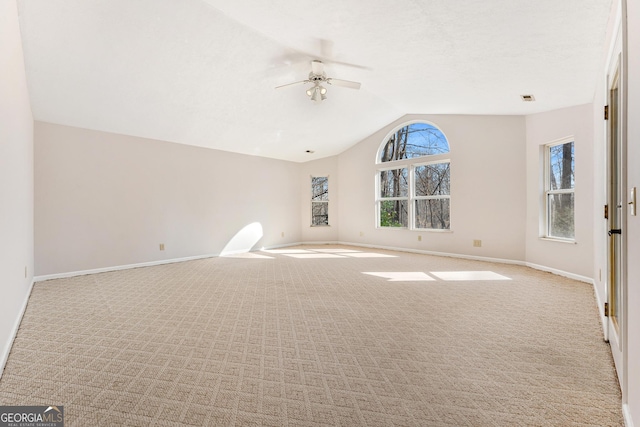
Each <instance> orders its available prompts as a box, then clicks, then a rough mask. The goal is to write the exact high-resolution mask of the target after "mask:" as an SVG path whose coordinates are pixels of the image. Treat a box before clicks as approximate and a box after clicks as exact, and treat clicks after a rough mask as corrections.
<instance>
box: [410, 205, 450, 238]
mask: <svg viewBox="0 0 640 427" xmlns="http://www.w3.org/2000/svg"><path fill="white" fill-rule="evenodd" d="M415 203H416V205H415V207H416V218H415V228H435V229H438V230H448V229H449V227H450V218H449V206H450V201H449V199H448V198H447V199H427V200H424V199H423V200H416V202H415Z"/></svg>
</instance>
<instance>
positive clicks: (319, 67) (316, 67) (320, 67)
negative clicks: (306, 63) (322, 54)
mask: <svg viewBox="0 0 640 427" xmlns="http://www.w3.org/2000/svg"><path fill="white" fill-rule="evenodd" d="M323 71H324V64H323V63H322V61H319V60H317V59H314V60H313V61H311V72H313V74H322V72H323Z"/></svg>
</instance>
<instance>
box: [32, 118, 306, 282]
mask: <svg viewBox="0 0 640 427" xmlns="http://www.w3.org/2000/svg"><path fill="white" fill-rule="evenodd" d="M299 171H300V165H299V164H297V163H292V162H285V161H280V160H273V159H267V158H262V157H254V156H247V155H241V154H233V153H228V152H223V151H217V150H210V149H206V148H198V147H191V146H186V145H181V144H173V143H168V142H162V141H154V140H148V139H142V138H137V137H130V136H124V135H116V134H110V133H105V132H98V131H91V130H84V129H78V128H72V127H66V126H60V125H54V124H49V123H42V122H36V124H35V188H36V190H35V242H36V243H35V248H36V250H35V261H36V275H38V276H41V275H50V274H56V273H68V272H76V271H85V270H92V269H98V268H105V267H113V266H120V265H130V264H137V263H145V262H153V261H160V260H165V259H176V258H184V257H192V256H201V255H208V254H219V253H221V252H222V251H223V249H225V247H227V245H228V244H229V242H230V241H231V240H232V239H233V238H234V236H235V235H236V234H237V233H238V232H239V231H241V230H243V228H244V227H246V226H249V225H250V224H253V223H259V224H260V225H261V227H262V230H263V234H264V236H263V237H261V238H259V240H257V241H256V239H257V238H258V237H259V236H256V239H254V240H253V241H251V236H247V235H246V233H245V235H244V237H245V239H244V242H247V241H251V242H250V243H249V244H247V243H242V242H241V243H240V244H238V242H237V241H236V244H235V245H234V246H233V247H232V248H231V249H232V250H233V251H238V250H241V249H244V250H249V249H251V248H254V249H255V248H259V247H261V246H277V245H281V244H287V243H290V242H297V241H299V240H300V215H299V212H300V185H299V182H298V180H299V177H300V172H299ZM251 230H253V229H251ZM251 230H249V231H251ZM245 231H246V230H245ZM283 232H284V237H283V236H282V233H283ZM247 237H249V239H248V240H247ZM160 243H164V244H165V250H164V251H160V250H159V245H160ZM242 245H244V246H245V247H244V248H242V247H241V246H242ZM227 250H229V247H227Z"/></svg>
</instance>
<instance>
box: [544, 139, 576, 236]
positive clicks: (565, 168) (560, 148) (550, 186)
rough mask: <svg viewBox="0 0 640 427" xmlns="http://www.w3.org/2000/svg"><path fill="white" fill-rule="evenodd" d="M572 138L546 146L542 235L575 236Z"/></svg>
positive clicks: (573, 150)
mask: <svg viewBox="0 0 640 427" xmlns="http://www.w3.org/2000/svg"><path fill="white" fill-rule="evenodd" d="M574 166H575V148H574V141H568V142H567V141H563V142H559V143H555V144H549V145H547V146H545V226H546V227H545V230H546V232H545V237H550V238H557V239H569V240H573V239H574V238H575V175H574Z"/></svg>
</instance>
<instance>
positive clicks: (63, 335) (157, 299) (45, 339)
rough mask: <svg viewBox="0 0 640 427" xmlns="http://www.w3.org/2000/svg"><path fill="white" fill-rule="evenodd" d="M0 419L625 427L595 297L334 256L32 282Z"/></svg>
mask: <svg viewBox="0 0 640 427" xmlns="http://www.w3.org/2000/svg"><path fill="white" fill-rule="evenodd" d="M365 273H368V274H365ZM372 273H373V274H372ZM0 404H2V405H64V410H65V418H66V425H67V426H118V425H123V426H148V425H157V426H176V425H187V426H191V425H193V426H215V425H221V426H226V425H237V426H325V425H328V426H332V425H335V426H359V425H368V426H598V427H602V426H623V425H624V422H623V419H622V414H621V395H620V389H619V386H618V383H617V380H616V376H615V372H614V368H613V360H612V357H611V353H610V350H609V348H608V345H607V344H606V343H605V342H604V341H603V339H602V330H601V326H600V322H599V317H598V314H597V310H596V305H595V299H594V295H593V289H592V287H591V286H590V285H588V284H585V283H581V282H576V281H573V280H569V279H566V278H563V277H559V276H555V275H552V274H549V273H544V272H540V271H536V270H532V269H529V268H525V267H521V266H513V265H503V264H495V263H487V262H480V261H468V260H460V259H453V258H445V257H435V256H428V255H419V254H411V253H402V252H392V251H383V250H369V249H363V248H356V247H346V246H301V247H297V248H290V249H283V250H277V251H263V252H258V253H254V254H247V255H241V256H238V257H220V258H210V259H203V260H198V261H189V262H183V263H176V264H167V265H161V266H156V267H147V268H138V269H132V270H125V271H116V272H109V273H102V274H94V275H87V276H81V277H74V278H68V279H58V280H50V281H46V282H40V283H36V284H35V286H34V288H33V293H32V295H31V298H30V300H29V304H28V306H27V310H26V313H25V316H24V319H23V321H22V324H21V326H20V330H19V332H18V335H17V337H16V340H15V343H14V345H13V348H12V351H11V354H10V356H9V359H8V362H7V365H6V369H5V371H4V374H3V376H2V379H1V380H0Z"/></svg>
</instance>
